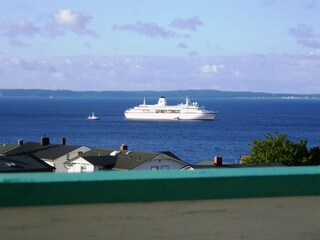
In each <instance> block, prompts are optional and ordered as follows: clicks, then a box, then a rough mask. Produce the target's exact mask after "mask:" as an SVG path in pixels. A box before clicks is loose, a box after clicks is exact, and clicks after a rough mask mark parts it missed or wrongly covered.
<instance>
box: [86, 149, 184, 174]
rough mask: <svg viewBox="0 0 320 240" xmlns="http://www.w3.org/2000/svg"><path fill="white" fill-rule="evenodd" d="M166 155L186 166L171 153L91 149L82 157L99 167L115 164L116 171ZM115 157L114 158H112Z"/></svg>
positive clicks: (131, 167) (128, 168)
mask: <svg viewBox="0 0 320 240" xmlns="http://www.w3.org/2000/svg"><path fill="white" fill-rule="evenodd" d="M161 154H163V155H166V156H168V157H170V158H173V159H174V160H176V161H179V162H181V163H183V164H186V165H187V163H185V162H183V161H182V160H180V159H179V158H178V157H177V156H175V155H174V154H173V153H171V152H141V151H129V150H117V149H108V148H97V149H91V150H90V151H88V152H85V153H83V154H82V155H81V157H82V158H84V159H85V160H87V161H88V162H90V163H92V164H94V165H99V166H106V165H109V166H111V165H112V164H114V166H113V169H114V170H130V169H133V168H135V167H137V166H139V165H141V164H143V163H145V162H147V161H149V160H151V159H153V158H155V157H157V156H159V155H161ZM112 155H114V156H112Z"/></svg>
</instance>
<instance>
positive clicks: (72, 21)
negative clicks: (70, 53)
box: [45, 9, 99, 37]
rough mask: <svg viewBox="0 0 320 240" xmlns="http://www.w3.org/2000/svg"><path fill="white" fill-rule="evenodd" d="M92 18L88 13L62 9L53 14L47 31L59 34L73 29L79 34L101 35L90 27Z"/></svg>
mask: <svg viewBox="0 0 320 240" xmlns="http://www.w3.org/2000/svg"><path fill="white" fill-rule="evenodd" d="M91 20H92V17H91V16H90V15H89V14H87V13H84V12H77V11H73V10H71V9H60V10H59V11H58V12H56V13H55V14H53V15H52V16H51V18H50V21H49V23H48V24H47V25H46V27H45V31H46V32H47V33H48V34H50V35H51V36H59V35H63V34H64V33H65V32H66V31H71V32H73V33H76V34H78V35H89V36H92V37H98V36H99V35H98V34H97V33H96V32H95V31H94V30H92V29H89V28H88V25H89V23H90V21H91Z"/></svg>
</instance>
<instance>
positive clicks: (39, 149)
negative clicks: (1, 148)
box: [5, 142, 81, 160]
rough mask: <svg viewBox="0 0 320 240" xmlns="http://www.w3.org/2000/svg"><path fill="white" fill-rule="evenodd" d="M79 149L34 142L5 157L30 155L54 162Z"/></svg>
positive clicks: (17, 148)
mask: <svg viewBox="0 0 320 240" xmlns="http://www.w3.org/2000/svg"><path fill="white" fill-rule="evenodd" d="M80 147H81V146H67V145H61V144H48V145H41V144H40V143H36V142H27V143H24V144H22V145H20V146H18V147H16V148H14V149H12V150H10V151H8V152H6V153H5V155H6V156H9V155H10V156H13V155H22V154H32V155H34V156H36V157H38V158H41V159H51V160H54V159H57V158H59V157H61V156H63V155H66V154H68V153H70V152H72V151H74V150H76V149H78V148H80Z"/></svg>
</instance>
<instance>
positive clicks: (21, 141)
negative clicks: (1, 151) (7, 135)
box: [18, 138, 23, 146]
mask: <svg viewBox="0 0 320 240" xmlns="http://www.w3.org/2000/svg"><path fill="white" fill-rule="evenodd" d="M22 144H23V140H22V138H20V139H19V140H18V145H19V146H21V145H22Z"/></svg>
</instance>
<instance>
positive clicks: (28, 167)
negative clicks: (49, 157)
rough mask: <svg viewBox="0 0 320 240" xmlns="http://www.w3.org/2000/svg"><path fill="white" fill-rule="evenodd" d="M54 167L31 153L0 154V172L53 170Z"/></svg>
mask: <svg viewBox="0 0 320 240" xmlns="http://www.w3.org/2000/svg"><path fill="white" fill-rule="evenodd" d="M54 169H55V168H54V167H52V166H50V165H49V164H47V163H45V162H44V161H42V160H41V159H39V158H37V157H35V156H32V155H16V156H0V172H1V173H6V172H53V171H54Z"/></svg>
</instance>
